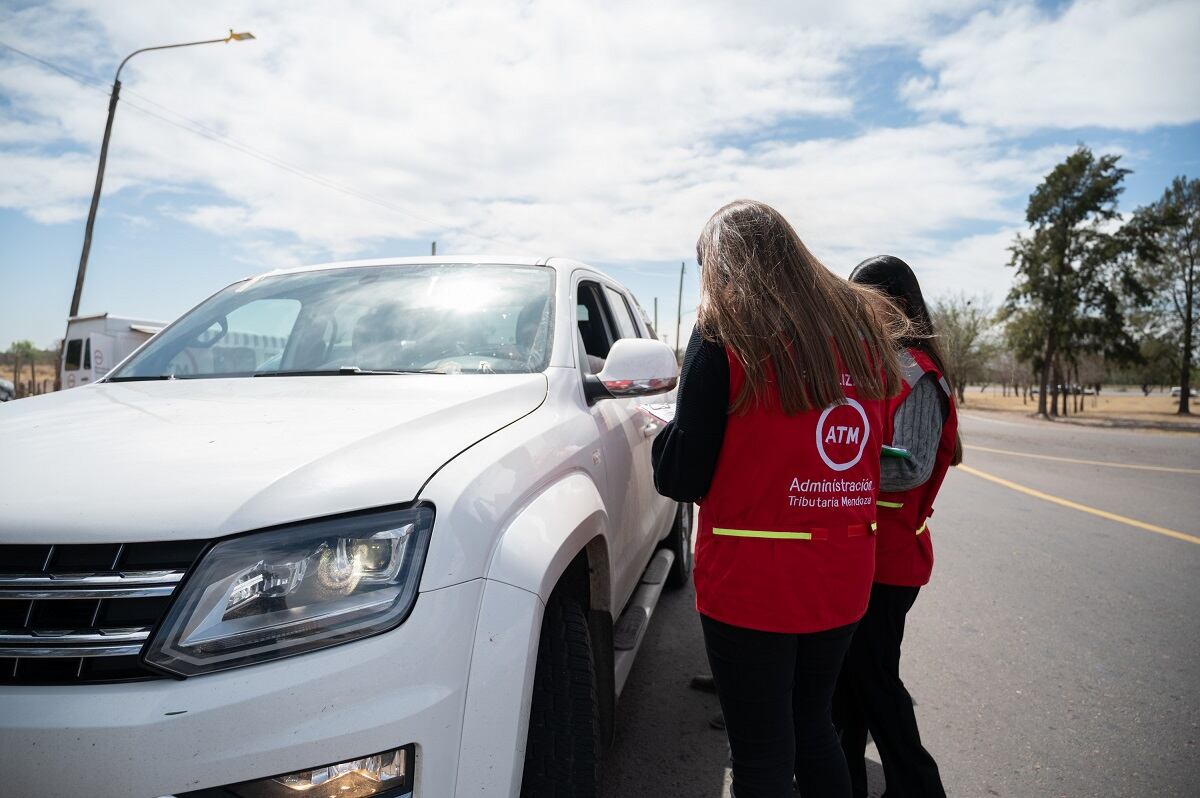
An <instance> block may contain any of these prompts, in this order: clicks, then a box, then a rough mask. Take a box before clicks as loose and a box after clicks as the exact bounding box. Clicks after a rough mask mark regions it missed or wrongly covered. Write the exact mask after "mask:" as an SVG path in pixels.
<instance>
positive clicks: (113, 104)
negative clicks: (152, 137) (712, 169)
mask: <svg viewBox="0 0 1200 798" xmlns="http://www.w3.org/2000/svg"><path fill="white" fill-rule="evenodd" d="M253 38H254V34H253V33H249V32H245V33H234V32H233V29H232V28H231V29H230V31H229V35H228V36H226V37H224V38H223V39H205V40H204V41H202V42H183V43H182V44H164V45H160V46H158V47H143V48H142V49H141V50H134V51H133V52H132V53H130V54H129V55H127V56H125V60H124V61H122V62H121V64H120V66H118V67H117V74H116V76H115V77H114V78H113V87H112V95H111V96H110V97H109V98H108V121H107V122H106V123H105V125H104V141H103V142H101V144H100V166H99V168H97V169H96V187H95V188H94V189H93V190H92V205H91V207H90V208H89V209H88V218H87V226H86V227H85V228H84V230H83V252H82V253H80V255H79V271H78V272H77V273H76V274H75V293H74V294H73V295H72V296H71V314H70V315H71V316H77V315H79V300H80V297H82V296H83V277H84V274H86V273H87V262H88V253H89V252H90V251H91V249H92V228H93V227H95V225H96V209H97V208H98V207H99V206H100V187H101V186H103V185H104V164H105V162H106V161H107V160H108V140H109V138H110V137H111V136H112V126H113V116H115V115H116V113H117V98H119V97H120V96H121V70H122V69H124V68H125V64H126V63H128V62H129V59H130V58H133V57H134V56H135V55H137V54H138V53H148V52H150V51H151V50H174V49H176V48H178V47H194V46H195V45H197V44H217V43H219V42H225V43H228V42H240V41H245V40H247V39H253Z"/></svg>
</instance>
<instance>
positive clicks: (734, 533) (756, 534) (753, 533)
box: [713, 527, 812, 540]
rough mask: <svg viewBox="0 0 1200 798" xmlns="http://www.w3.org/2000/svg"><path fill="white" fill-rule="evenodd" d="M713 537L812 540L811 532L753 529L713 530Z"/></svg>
mask: <svg viewBox="0 0 1200 798" xmlns="http://www.w3.org/2000/svg"><path fill="white" fill-rule="evenodd" d="M713 534H714V535H726V536H728V537H731V538H767V539H768V540H812V532H760V531H758V530H754V529H721V528H719V527H718V528H714V529H713Z"/></svg>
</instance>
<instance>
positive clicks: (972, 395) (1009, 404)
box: [962, 386, 1200, 432]
mask: <svg viewBox="0 0 1200 798" xmlns="http://www.w3.org/2000/svg"><path fill="white" fill-rule="evenodd" d="M1192 406H1193V414H1192V415H1191V416H1180V415H1178V414H1177V413H1176V412H1175V411H1176V410H1177V409H1178V408H1179V400H1178V399H1175V398H1172V397H1171V395H1170V394H1168V393H1166V392H1165V391H1164V392H1161V393H1160V392H1158V391H1154V392H1153V393H1151V394H1150V395H1149V396H1143V395H1142V392H1141V391H1140V390H1137V389H1136V388H1126V390H1124V391H1122V390H1121V389H1120V388H1111V387H1106V388H1102V389H1101V391H1100V396H1098V397H1097V396H1087V397H1084V409H1083V412H1082V413H1080V414H1078V416H1076V415H1075V414H1074V413H1072V414H1071V415H1070V416H1068V418H1070V419H1073V420H1078V421H1079V422H1081V423H1094V424H1111V425H1113V426H1144V425H1145V426H1163V427H1166V428H1176V427H1180V428H1188V429H1190V428H1194V429H1195V430H1196V431H1198V432H1200V415H1197V413H1198V412H1200V399H1196V398H1193V399H1192ZM962 408H963V409H964V410H988V411H996V412H1004V413H1023V414H1026V415H1029V414H1032V413H1036V412H1037V397H1036V396H1031V397H1030V398H1029V402H1028V403H1027V404H1023V403H1022V402H1021V397H1020V396H1014V395H1013V394H1012V393H1009V395H1008V396H1002V395H1001V392H1000V389H999V388H998V387H996V386H989V387H988V388H987V389H985V390H983V391H980V389H979V387H978V386H970V387H968V388H967V391H966V401H965V402H964V403H963V405H962Z"/></svg>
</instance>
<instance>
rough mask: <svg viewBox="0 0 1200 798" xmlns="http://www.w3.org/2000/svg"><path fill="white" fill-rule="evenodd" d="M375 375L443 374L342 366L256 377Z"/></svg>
mask: <svg viewBox="0 0 1200 798" xmlns="http://www.w3.org/2000/svg"><path fill="white" fill-rule="evenodd" d="M373 374H441V372H440V371H431V370H421V369H360V368H359V367H358V366H342V367H341V368H338V369H313V370H309V371H259V372H257V373H255V375H254V376H255V377H344V376H350V377H356V376H362V375H367V376H370V375H373Z"/></svg>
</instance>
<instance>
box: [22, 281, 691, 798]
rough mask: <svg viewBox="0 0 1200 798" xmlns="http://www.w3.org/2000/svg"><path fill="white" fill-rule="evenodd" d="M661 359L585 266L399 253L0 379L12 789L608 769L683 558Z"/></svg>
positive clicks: (426, 796) (145, 789) (395, 785)
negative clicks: (126, 346) (37, 377)
mask: <svg viewBox="0 0 1200 798" xmlns="http://www.w3.org/2000/svg"><path fill="white" fill-rule="evenodd" d="M677 373H678V370H677V366H676V361H675V357H674V354H673V353H672V352H671V350H670V349H668V348H667V347H666V346H665V345H664V344H662V343H661V342H659V341H658V340H656V339H655V338H654V337H653V333H652V331H651V330H650V329H649V325H648V324H647V323H646V320H645V317H644V314H642V313H641V312H640V309H639V308H638V305H637V303H636V301H635V300H634V299H633V297H632V295H631V294H630V293H629V292H628V291H626V290H625V289H624V288H622V286H620V285H618V284H617V283H615V282H613V281H612V280H611V279H609V278H607V277H606V276H605V275H603V274H601V273H600V272H598V271H596V270H595V269H592V268H590V267H588V266H586V265H584V264H582V263H578V262H575V261H570V260H564V259H560V258H550V259H536V258H525V259H522V258H506V259H496V258H492V259H488V258H482V259H479V258H426V259H419V260H418V259H400V260H380V261H364V262H354V263H343V264H332V265H325V266H316V267H310V268H304V269H295V270H288V271H276V272H271V273H269V274H266V275H263V276H260V277H256V278H253V279H249V280H245V281H242V282H239V283H235V284H233V285H231V286H229V287H228V288H226V289H224V290H222V291H220V292H218V293H217V294H215V295H214V296H212V297H211V298H209V299H208V300H206V301H205V302H203V303H201V304H200V305H198V306H197V307H196V308H195V309H193V310H192V311H190V312H189V313H188V314H186V315H185V316H183V317H182V318H180V319H179V320H178V321H176V322H175V323H173V324H172V325H171V326H170V327H168V328H167V329H165V330H164V331H162V332H161V333H160V334H158V335H157V336H155V337H154V338H153V339H152V340H151V341H150V342H148V343H147V344H145V345H144V346H143V347H141V348H140V349H139V350H138V351H137V352H135V353H134V354H133V355H132V356H130V357H129V358H128V359H127V360H126V361H125V362H123V363H122V364H121V365H120V366H119V367H118V368H116V369H114V370H113V371H112V372H111V373H110V374H108V375H107V376H106V377H105V378H104V379H102V380H100V381H99V382H97V383H95V384H92V385H89V386H87V387H85V388H81V389H79V390H75V391H65V392H62V393H58V394H52V395H46V396H40V397H36V398H32V399H29V400H27V401H23V402H14V403H11V404H6V405H4V406H3V407H2V408H0V793H2V794H4V795H12V796H18V795H19V796H22V797H23V798H31V797H32V796H53V797H54V798H61V797H62V796H74V795H87V796H113V797H114V798H116V797H117V796H120V798H129V797H130V796H133V797H134V798H154V797H155V796H163V795H173V796H180V798H182V797H183V796H188V797H189V798H199V797H200V796H243V797H244V798H262V797H264V796H267V797H271V796H293V795H295V796H298V795H301V794H303V795H305V796H320V797H321V798H330V797H331V796H335V795H336V796H341V797H343V798H344V797H345V796H372V797H373V798H384V796H387V797H388V798H392V797H398V796H417V798H446V797H447V796H456V795H457V796H477V795H501V796H518V795H522V796H594V795H596V794H597V793H598V790H599V779H600V763H601V757H602V752H603V750H604V748H605V746H606V744H607V741H608V740H609V739H610V737H611V734H612V730H613V714H614V708H615V703H616V699H617V696H618V695H619V693H620V691H621V687H622V685H623V683H624V681H625V678H626V677H627V676H628V674H629V668H630V666H631V663H632V659H633V656H634V654H635V652H636V650H637V648H638V645H639V643H640V641H641V640H642V636H643V634H644V632H645V628H646V622H647V620H648V619H649V617H650V614H651V612H652V610H653V607H654V604H655V602H656V601H657V599H658V596H659V595H660V593H661V591H662V589H663V587H664V586H665V585H680V584H683V583H684V582H686V580H687V577H688V572H689V570H690V566H691V526H692V525H691V512H690V508H689V507H687V506H681V505H678V504H676V503H674V502H672V501H670V500H668V499H664V498H663V497H661V496H659V495H658V494H657V493H656V492H655V490H654V485H653V482H652V479H651V473H650V446H651V443H652V441H653V438H654V436H655V434H656V431H657V429H658V427H659V426H660V424H661V421H660V420H659V419H658V418H656V417H655V416H653V415H651V414H649V413H648V412H646V409H645V407H644V406H643V402H644V401H650V400H643V399H642V398H641V397H644V396H649V395H653V394H661V393H664V392H667V391H670V390H671V389H673V388H674V386H675V382H676V379H677ZM659 401H661V400H659Z"/></svg>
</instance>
